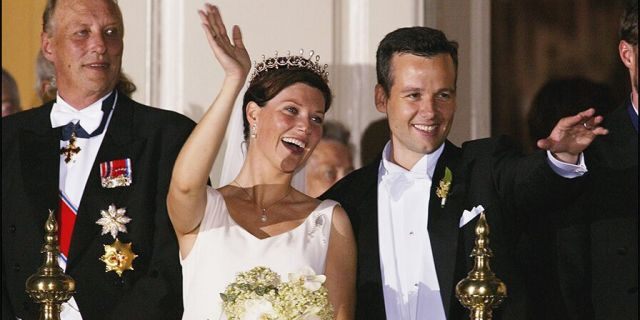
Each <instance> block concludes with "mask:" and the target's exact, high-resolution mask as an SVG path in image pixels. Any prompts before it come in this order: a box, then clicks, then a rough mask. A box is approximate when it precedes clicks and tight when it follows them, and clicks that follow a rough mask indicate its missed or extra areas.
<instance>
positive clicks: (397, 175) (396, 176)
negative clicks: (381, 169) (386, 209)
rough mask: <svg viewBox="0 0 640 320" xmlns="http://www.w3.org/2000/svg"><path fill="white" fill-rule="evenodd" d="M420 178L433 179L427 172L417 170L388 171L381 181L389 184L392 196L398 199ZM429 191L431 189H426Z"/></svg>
mask: <svg viewBox="0 0 640 320" xmlns="http://www.w3.org/2000/svg"><path fill="white" fill-rule="evenodd" d="M418 180H431V178H429V175H427V174H426V173H417V172H387V174H385V175H383V176H382V179H381V182H382V183H385V184H386V185H387V188H388V189H389V192H390V193H391V197H392V198H393V200H395V201H397V200H398V199H400V197H401V196H402V194H403V193H404V191H405V190H407V188H409V187H411V186H412V185H413V184H414V183H415V182H416V181H418ZM425 192H429V190H425Z"/></svg>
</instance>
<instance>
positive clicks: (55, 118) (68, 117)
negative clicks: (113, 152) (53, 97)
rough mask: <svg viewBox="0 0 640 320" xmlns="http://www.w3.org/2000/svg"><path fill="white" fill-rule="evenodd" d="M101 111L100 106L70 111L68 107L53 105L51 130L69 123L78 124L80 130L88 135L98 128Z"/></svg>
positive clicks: (58, 104)
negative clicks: (83, 130) (82, 129)
mask: <svg viewBox="0 0 640 320" xmlns="http://www.w3.org/2000/svg"><path fill="white" fill-rule="evenodd" d="M102 114H103V112H102V110H101V109H100V106H98V107H97V108H95V107H90V109H89V108H87V109H84V110H81V111H75V110H70V107H67V106H62V105H61V104H60V103H57V102H56V103H55V104H54V105H53V108H52V109H51V126H52V127H53V128H57V127H61V126H64V125H66V124H68V123H69V122H73V123H77V122H80V125H81V126H82V128H84V129H85V130H86V131H87V132H88V133H91V132H93V131H95V130H96V129H97V128H98V126H100V121H101V120H102Z"/></svg>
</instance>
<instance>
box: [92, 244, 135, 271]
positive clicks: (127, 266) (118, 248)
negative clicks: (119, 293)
mask: <svg viewBox="0 0 640 320" xmlns="http://www.w3.org/2000/svg"><path fill="white" fill-rule="evenodd" d="M137 257H138V255H137V254H135V253H134V252H133V250H132V249H131V242H129V243H122V242H120V240H118V239H116V241H114V242H113V244H111V245H108V244H105V245H104V254H103V255H102V257H100V260H102V262H104V264H105V271H104V272H109V271H115V273H117V274H118V276H119V277H122V273H123V272H125V271H127V270H133V260H134V259H135V258H137Z"/></svg>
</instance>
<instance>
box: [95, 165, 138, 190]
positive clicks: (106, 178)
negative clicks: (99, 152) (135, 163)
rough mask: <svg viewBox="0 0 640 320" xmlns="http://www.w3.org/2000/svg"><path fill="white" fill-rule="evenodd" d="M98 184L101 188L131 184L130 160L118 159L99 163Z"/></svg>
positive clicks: (131, 168)
mask: <svg viewBox="0 0 640 320" xmlns="http://www.w3.org/2000/svg"><path fill="white" fill-rule="evenodd" d="M100 182H101V184H102V187H103V188H117V187H128V186H130V185H131V183H132V182H133V167H132V166H131V159H129V158H126V159H118V160H111V161H105V162H102V163H100Z"/></svg>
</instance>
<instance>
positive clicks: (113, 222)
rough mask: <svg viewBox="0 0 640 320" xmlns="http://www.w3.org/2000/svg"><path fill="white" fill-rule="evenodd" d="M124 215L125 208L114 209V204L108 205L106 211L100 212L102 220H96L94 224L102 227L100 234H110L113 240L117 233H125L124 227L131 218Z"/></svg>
mask: <svg viewBox="0 0 640 320" xmlns="http://www.w3.org/2000/svg"><path fill="white" fill-rule="evenodd" d="M125 213H127V210H126V209H125V208H116V205H115V204H111V205H109V209H107V210H100V215H101V216H102V218H100V219H98V221H96V224H99V225H101V226H102V233H101V234H103V235H104V234H107V233H110V234H111V236H112V237H113V238H114V239H115V238H116V236H117V235H118V232H124V233H126V232H127V227H126V226H125V225H126V224H127V223H129V221H131V218H129V217H127V216H126V215H125Z"/></svg>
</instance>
